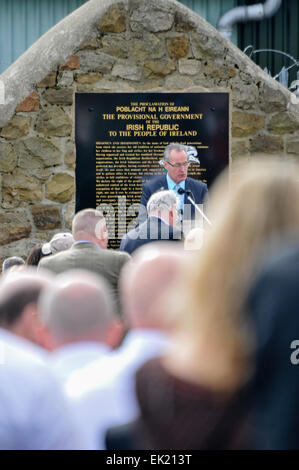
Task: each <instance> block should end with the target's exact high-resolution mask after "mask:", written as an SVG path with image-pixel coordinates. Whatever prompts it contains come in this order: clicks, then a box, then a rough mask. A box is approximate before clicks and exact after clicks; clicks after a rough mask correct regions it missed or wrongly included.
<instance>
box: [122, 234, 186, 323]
mask: <svg viewBox="0 0 299 470" xmlns="http://www.w3.org/2000/svg"><path fill="white" fill-rule="evenodd" d="M174 245H175V246H174ZM185 262H186V256H185V253H184V250H183V249H182V248H181V247H178V246H177V245H176V244H173V243H155V244H149V245H144V246H142V247H141V248H140V249H138V250H136V252H134V255H133V257H132V260H130V261H129V262H128V263H127V264H126V265H125V267H124V269H123V270H122V272H121V277H120V290H121V298H122V303H123V308H124V313H125V315H126V319H127V320H128V322H129V323H130V326H131V327H133V328H134V327H135V328H136V327H144V328H157V329H159V328H164V327H165V324H166V318H165V315H166V311H165V298H166V297H167V296H168V294H169V293H171V289H173V288H174V286H175V285H176V283H177V282H178V281H179V279H180V275H181V273H182V271H183V269H184V266H185ZM170 295H171V294H170Z"/></svg>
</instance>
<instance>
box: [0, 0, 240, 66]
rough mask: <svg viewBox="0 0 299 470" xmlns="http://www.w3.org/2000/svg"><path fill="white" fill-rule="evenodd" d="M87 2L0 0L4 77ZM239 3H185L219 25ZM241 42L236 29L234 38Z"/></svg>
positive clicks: (195, 0) (0, 50) (233, 0)
mask: <svg viewBox="0 0 299 470" xmlns="http://www.w3.org/2000/svg"><path fill="white" fill-rule="evenodd" d="M86 1H87V0H0V73H2V72H3V71H4V70H5V69H6V68H7V67H9V65H10V64H12V63H13V62H14V61H15V60H16V59H17V58H18V57H19V56H20V55H21V54H22V53H23V52H24V51H25V50H26V49H28V47H29V46H31V44H33V43H34V42H35V41H36V40H37V39H38V38H39V37H40V36H41V35H42V34H43V33H45V32H46V31H48V30H49V29H50V28H51V27H52V26H53V25H55V24H56V23H58V21H60V20H61V19H62V18H64V17H65V16H66V15H68V14H69V13H71V12H72V11H73V10H75V9H76V8H78V7H79V6H81V5H83V3H85V2H86ZM236 2H237V0H181V3H183V4H184V5H186V6H187V7H189V8H190V9H191V10H194V11H196V12H197V13H198V14H199V15H200V16H202V17H203V18H205V19H206V20H207V21H209V22H210V23H211V24H212V25H214V26H215V25H216V23H217V20H218V18H219V16H220V15H221V14H222V13H224V12H225V11H227V10H229V9H230V8H232V7H233V6H234V5H235V4H236ZM233 40H235V41H236V40H237V30H236V28H235V33H234V38H233Z"/></svg>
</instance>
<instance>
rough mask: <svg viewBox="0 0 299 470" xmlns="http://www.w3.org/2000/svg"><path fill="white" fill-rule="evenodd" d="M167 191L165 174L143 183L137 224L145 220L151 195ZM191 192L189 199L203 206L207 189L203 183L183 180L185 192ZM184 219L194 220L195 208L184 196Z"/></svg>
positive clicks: (187, 179)
mask: <svg viewBox="0 0 299 470" xmlns="http://www.w3.org/2000/svg"><path fill="white" fill-rule="evenodd" d="M163 190H168V185H167V178H166V174H165V175H161V176H155V177H154V178H152V179H151V180H150V181H149V182H148V183H145V184H144V185H143V188H142V195H141V201H140V209H139V215H138V223H139V224H141V223H142V222H143V221H144V220H145V219H146V214H147V213H146V205H147V203H148V200H149V198H150V197H151V195H152V194H154V193H156V192H157V191H163ZM187 190H190V191H191V197H192V199H193V200H194V202H195V203H196V204H203V203H204V202H205V200H206V198H207V193H208V188H207V185H206V184H205V183H202V182H201V181H198V180H195V179H193V178H186V180H185V191H187ZM184 205H185V210H184V219H194V217H195V208H194V206H193V205H192V204H191V203H190V202H189V201H188V199H187V196H186V194H185V199H184Z"/></svg>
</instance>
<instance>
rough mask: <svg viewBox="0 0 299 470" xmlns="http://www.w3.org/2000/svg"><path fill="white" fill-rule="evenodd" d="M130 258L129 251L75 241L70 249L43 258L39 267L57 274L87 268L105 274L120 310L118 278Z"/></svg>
mask: <svg viewBox="0 0 299 470" xmlns="http://www.w3.org/2000/svg"><path fill="white" fill-rule="evenodd" d="M129 259H130V256H129V255H128V254H127V253H119V252H118V251H113V250H102V249H101V248H100V247H99V246H97V244H96V243H93V242H81V243H80V242H79V243H75V244H74V245H73V246H72V247H71V248H70V249H69V250H66V251H61V252H60V253H57V254H56V255H51V256H45V257H44V258H42V259H41V261H40V262H39V265H38V269H40V268H44V269H48V270H49V271H52V272H53V273H55V274H59V273H62V272H64V271H68V270H70V269H86V270H88V271H92V272H95V273H97V274H100V275H101V276H103V277H104V278H105V279H106V280H107V281H108V283H109V284H110V286H111V287H112V291H113V294H114V296H115V299H116V301H117V304H118V309H119V310H120V307H119V305H120V303H119V299H118V278H119V273H120V271H121V268H122V267H123V265H124V264H125V263H126V262H127V261H128V260H129Z"/></svg>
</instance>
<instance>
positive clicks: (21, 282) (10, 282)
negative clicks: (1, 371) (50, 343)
mask: <svg viewBox="0 0 299 470" xmlns="http://www.w3.org/2000/svg"><path fill="white" fill-rule="evenodd" d="M51 283H52V278H51V277H50V275H49V274H46V273H40V272H39V273H37V272H36V271H35V270H33V268H28V267H27V268H24V270H22V271H13V272H8V273H7V274H6V275H4V276H3V277H2V278H1V281H0V327H1V328H5V329H7V330H9V331H10V332H11V333H13V334H16V335H17V336H20V337H22V338H25V339H27V340H29V341H32V342H33V343H36V344H39V345H41V346H43V344H41V343H40V329H41V328H42V325H41V322H40V315H39V310H38V306H37V303H38V299H39V296H40V295H41V293H42V292H43V291H45V290H47V289H49V287H50V286H51Z"/></svg>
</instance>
